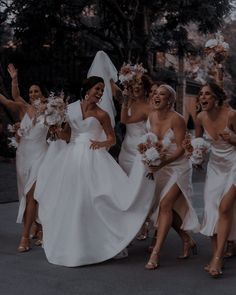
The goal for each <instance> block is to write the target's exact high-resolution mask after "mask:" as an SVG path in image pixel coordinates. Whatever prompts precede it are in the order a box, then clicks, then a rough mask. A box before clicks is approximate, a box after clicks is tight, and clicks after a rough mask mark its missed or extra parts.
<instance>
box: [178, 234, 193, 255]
mask: <svg viewBox="0 0 236 295" xmlns="http://www.w3.org/2000/svg"><path fill="white" fill-rule="evenodd" d="M190 253H192V255H197V244H196V242H195V241H194V240H193V239H192V238H190V239H188V240H187V241H184V248H183V255H180V256H179V257H178V259H187V258H189V256H190Z"/></svg>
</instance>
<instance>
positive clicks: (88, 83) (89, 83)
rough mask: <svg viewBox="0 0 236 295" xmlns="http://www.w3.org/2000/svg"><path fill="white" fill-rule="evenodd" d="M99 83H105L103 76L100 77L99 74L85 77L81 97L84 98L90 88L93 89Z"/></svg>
mask: <svg viewBox="0 0 236 295" xmlns="http://www.w3.org/2000/svg"><path fill="white" fill-rule="evenodd" d="M98 83H103V84H104V80H103V78H101V77H98V76H91V77H89V78H87V79H85V80H84V81H83V84H82V88H81V90H80V97H81V99H84V98H85V95H86V93H87V91H88V90H89V89H91V88H92V87H93V86H94V85H96V84H98Z"/></svg>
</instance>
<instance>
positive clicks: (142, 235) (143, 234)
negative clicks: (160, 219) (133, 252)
mask: <svg viewBox="0 0 236 295" xmlns="http://www.w3.org/2000/svg"><path fill="white" fill-rule="evenodd" d="M149 225H150V220H149V219H146V221H145V222H144V224H143V225H142V227H141V230H140V232H139V233H138V235H137V237H136V239H137V240H139V241H144V240H146V239H147V237H148V232H149Z"/></svg>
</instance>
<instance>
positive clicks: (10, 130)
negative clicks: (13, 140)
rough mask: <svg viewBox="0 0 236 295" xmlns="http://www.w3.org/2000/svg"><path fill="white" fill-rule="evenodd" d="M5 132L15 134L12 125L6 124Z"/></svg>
mask: <svg viewBox="0 0 236 295" xmlns="http://www.w3.org/2000/svg"><path fill="white" fill-rule="evenodd" d="M7 130H8V131H9V132H11V133H14V132H15V128H14V125H11V124H8V125H7Z"/></svg>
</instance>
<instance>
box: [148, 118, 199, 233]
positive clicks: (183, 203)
mask: <svg viewBox="0 0 236 295" xmlns="http://www.w3.org/2000/svg"><path fill="white" fill-rule="evenodd" d="M147 129H148V130H150V131H151V127H150V123H149V120H148V121H147ZM166 138H169V140H170V141H171V144H170V145H169V146H168V148H167V155H171V154H173V153H174V151H175V150H176V143H175V139H174V132H173V130H172V129H170V128H169V129H168V130H167V131H166V134H165V135H164V138H163V140H164V139H166ZM154 177H155V181H156V200H155V203H156V204H157V207H156V209H155V210H154V213H153V216H152V219H153V221H154V223H156V225H157V227H158V215H159V205H160V202H161V201H162V200H163V198H165V196H166V194H167V193H168V191H169V190H170V189H171V188H172V187H173V185H174V184H177V185H178V187H179V189H180V190H181V192H182V196H181V197H179V198H178V199H177V201H176V202H175V204H174V208H173V209H174V210H175V211H176V212H177V213H178V215H179V216H180V217H181V220H182V225H181V229H183V230H186V231H193V232H198V231H199V229H200V225H199V222H198V217H197V214H196V212H195V210H194V208H193V206H192V201H191V198H192V195H193V189H192V165H191V162H190V160H188V159H187V158H186V157H185V156H182V157H180V158H179V159H177V160H176V161H174V162H172V163H170V164H168V165H166V166H164V167H163V168H161V169H160V170H159V171H158V172H156V173H155V174H154Z"/></svg>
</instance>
